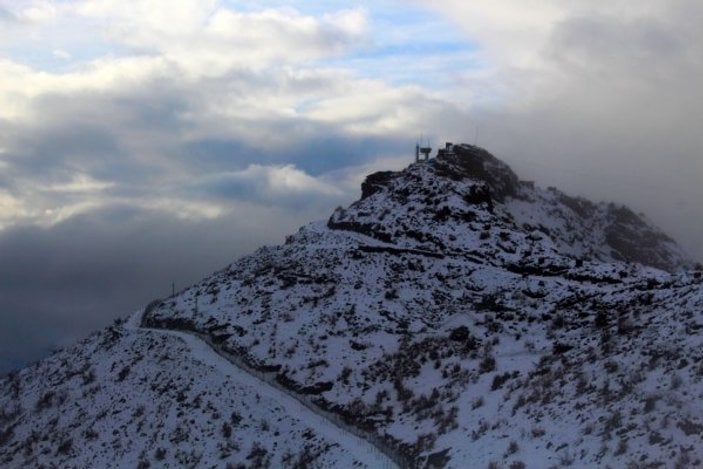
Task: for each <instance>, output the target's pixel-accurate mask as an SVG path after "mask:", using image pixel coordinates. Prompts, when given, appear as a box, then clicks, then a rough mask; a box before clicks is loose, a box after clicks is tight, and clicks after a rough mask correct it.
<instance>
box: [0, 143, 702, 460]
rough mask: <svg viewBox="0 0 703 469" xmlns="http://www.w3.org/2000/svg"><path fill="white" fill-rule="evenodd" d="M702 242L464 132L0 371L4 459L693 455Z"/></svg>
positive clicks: (0, 455)
mask: <svg viewBox="0 0 703 469" xmlns="http://www.w3.org/2000/svg"><path fill="white" fill-rule="evenodd" d="M689 264H690V262H689V261H688V260H687V259H686V257H685V255H684V254H683V253H681V251H680V249H678V247H677V246H676V245H675V243H674V242H673V241H671V239H669V238H668V237H666V235H664V234H663V233H661V231H659V230H658V229H656V228H654V227H653V226H652V225H651V224H650V223H649V222H647V221H646V220H645V219H644V218H643V217H641V216H639V215H637V214H635V213H633V212H632V211H631V210H629V209H627V208H625V207H622V206H617V205H614V204H606V203H593V202H589V201H587V200H585V199H582V198H577V197H571V196H567V195H565V194H564V193H562V192H560V191H558V190H556V189H552V188H550V189H541V188H539V187H534V186H533V185H532V184H529V183H525V182H520V181H519V179H518V177H517V176H516V175H515V174H514V173H513V172H512V170H511V169H510V168H509V167H508V166H507V165H505V164H504V163H502V162H501V161H499V160H498V159H496V158H495V157H493V156H491V155H490V154H489V153H488V152H486V151H485V150H482V149H479V148H476V147H472V146H469V145H458V146H453V147H451V148H447V149H445V150H444V151H442V152H441V153H440V154H439V156H438V157H437V158H435V159H431V160H429V161H423V162H419V163H415V164H412V165H410V166H409V167H408V168H406V169H405V170H402V171H398V172H382V173H376V174H373V175H370V176H369V177H368V178H367V179H366V181H365V182H364V184H363V185H362V197H361V199H360V200H358V201H357V202H355V203H353V204H351V205H350V206H349V207H347V208H339V209H337V210H335V212H334V213H333V214H332V216H331V217H330V218H329V220H328V221H327V222H314V223H311V224H309V225H307V226H305V227H303V228H301V229H300V230H299V231H298V232H297V233H296V234H294V235H291V236H289V237H288V238H287V240H286V242H285V244H283V245H280V246H270V247H264V248H261V249H259V250H257V251H256V252H254V253H253V254H251V255H249V256H246V257H243V258H241V259H239V260H236V261H235V262H233V263H232V264H230V265H229V266H228V267H226V268H224V269H222V270H220V271H218V272H215V273H214V274H212V275H210V276H208V277H207V278H205V279H203V280H202V281H201V282H199V283H197V284H195V285H193V286H191V287H189V288H186V289H184V290H183V291H181V292H179V293H177V294H175V295H173V296H170V297H168V298H161V299H156V300H154V301H153V302H151V303H150V304H149V305H147V306H146V308H144V310H143V311H139V312H137V313H136V314H135V315H133V316H132V317H131V319H130V320H129V321H127V322H118V323H116V324H115V325H113V326H111V327H109V328H107V329H106V330H104V331H102V332H100V333H98V334H95V335H93V336H91V337H89V338H87V339H86V340H84V341H83V342H81V343H79V344H77V345H76V346H74V347H72V348H70V349H66V350H63V351H60V352H59V353H57V354H56V355H54V356H52V357H50V358H48V359H47V360H44V361H42V362H40V363H38V364H36V365H35V366H33V367H30V368H27V369H24V370H21V371H20V372H18V373H14V374H12V375H11V376H10V377H8V378H7V379H5V380H3V381H0V465H3V467H12V468H14V467H42V466H44V467H51V466H60V467H69V466H79V467H96V466H100V467H101V466H110V465H115V466H118V467H135V466H136V467H150V466H156V467H184V466H186V467H201V466H202V467H211V466H218V467H219V466H225V467H228V466H231V467H331V466H334V467H349V468H351V467H354V468H358V467H372V468H373V467H395V466H400V467H412V468H415V467H418V468H419V467H425V468H435V467H454V468H465V467H494V468H498V467H506V468H525V467H529V468H533V467H536V468H542V467H579V468H590V467H672V468H673V467H696V466H700V465H701V463H702V461H703V445H701V441H702V439H703V411H702V410H701V408H700V406H699V405H697V404H696V403H697V402H699V401H700V400H701V399H703V366H702V365H701V363H702V362H703V353H701V350H703V348H702V346H703V338H702V337H703V336H702V335H701V331H703V273H701V272H700V271H689V272H678V273H670V272H667V270H669V271H675V270H680V269H681V268H685V267H686V266H688V265H689Z"/></svg>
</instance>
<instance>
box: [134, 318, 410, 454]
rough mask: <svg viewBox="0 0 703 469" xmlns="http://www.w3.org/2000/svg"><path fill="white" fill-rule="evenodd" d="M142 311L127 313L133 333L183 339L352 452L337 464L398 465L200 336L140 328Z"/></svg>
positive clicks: (199, 355)
mask: <svg viewBox="0 0 703 469" xmlns="http://www.w3.org/2000/svg"><path fill="white" fill-rule="evenodd" d="M142 314H143V310H139V311H137V312H135V313H134V314H133V315H132V316H130V318H129V319H128V320H127V321H126V322H125V324H124V327H125V329H127V330H130V331H134V332H137V333H140V332H142V333H143V332H146V331H149V332H152V333H157V334H162V335H170V336H175V337H178V338H179V339H181V340H183V341H184V342H185V343H186V345H187V346H188V348H189V349H190V351H191V353H192V354H193V356H194V357H195V358H196V359H197V360H199V361H200V362H202V363H203V364H204V365H206V366H211V367H212V368H214V369H215V370H218V371H219V372H221V373H222V374H224V375H226V376H228V377H230V378H231V379H233V380H235V381H237V382H238V383H240V384H241V385H243V386H249V387H251V388H252V390H253V392H256V393H258V394H259V395H261V396H265V397H267V398H269V399H272V400H274V401H275V402H278V403H280V404H281V406H282V407H283V408H284V409H286V411H287V412H288V413H289V414H290V415H291V416H292V417H294V418H296V419H298V420H300V421H302V422H304V423H305V424H306V425H308V426H309V427H311V428H313V429H315V431H317V432H318V433H319V434H320V435H322V436H324V437H325V438H327V439H328V440H329V441H332V442H335V443H337V444H339V445H340V446H341V447H342V448H344V449H346V450H347V451H348V452H349V453H350V454H352V455H354V459H355V461H340V463H341V464H339V465H338V467H347V465H346V464H344V463H347V464H348V467H359V464H358V463H360V464H361V465H363V466H366V467H369V468H397V467H398V465H397V464H396V463H395V462H394V461H393V460H392V459H391V458H389V457H388V456H387V455H386V454H385V453H383V452H382V451H381V450H379V449H378V448H377V447H376V446H374V445H373V444H371V443H370V442H368V441H367V440H365V439H364V438H362V437H359V436H357V435H354V434H353V433H351V432H349V431H348V430H346V429H344V428H342V426H341V425H339V424H338V423H336V422H334V421H333V420H332V419H330V418H328V417H326V416H325V415H324V414H323V413H322V412H318V411H316V410H315V409H313V408H312V407H311V406H310V405H308V404H306V403H304V402H303V401H302V400H301V399H299V398H298V397H296V396H294V395H292V394H290V393H289V392H286V391H285V390H283V389H280V388H279V387H276V386H274V385H273V384H271V383H269V382H267V381H266V380H264V379H261V378H260V377H258V376H255V375H254V374H253V373H251V372H249V371H248V370H246V369H245V368H242V367H240V366H239V365H238V364H237V363H234V362H233V361H231V360H228V359H227V358H225V357H224V356H222V355H220V354H219V353H218V352H217V351H216V350H214V349H213V348H212V347H211V346H210V345H209V344H208V343H207V342H205V341H204V340H202V339H201V338H200V337H198V336H196V335H194V334H190V333H188V332H182V331H174V330H167V329H152V328H146V327H141V319H142Z"/></svg>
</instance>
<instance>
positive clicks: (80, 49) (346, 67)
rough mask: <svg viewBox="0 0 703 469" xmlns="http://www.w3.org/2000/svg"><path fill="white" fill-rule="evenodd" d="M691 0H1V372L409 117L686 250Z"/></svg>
mask: <svg viewBox="0 0 703 469" xmlns="http://www.w3.org/2000/svg"><path fill="white" fill-rule="evenodd" d="M702 18H703V4H701V3H700V2H698V1H693V0H643V1H639V2H632V1H625V0H608V1H605V0H593V1H588V2H584V1H573V0H530V1H524V0H473V1H471V2H466V1H460V0H433V1H422V0H407V1H401V0H397V1H396V0H380V1H374V2H371V1H366V2H353V3H350V2H341V1H336V0H330V1H316V0H313V1H305V2H300V1H289V2H276V1H235V0H119V1H118V0H56V1H47V0H2V1H0V373H1V372H2V371H6V370H8V369H10V368H12V367H16V366H21V365H23V364H26V363H28V362H29V361H32V360H35V359H37V358H40V357H42V356H44V355H45V354H46V353H48V351H49V350H51V349H54V348H56V347H60V346H63V345H66V344H69V343H71V342H73V341H75V340H77V339H79V338H81V337H83V336H85V335H86V334H88V333H89V332H90V331H92V330H96V329H98V328H100V327H103V326H104V325H106V324H109V323H110V322H111V321H112V320H113V319H114V318H116V317H119V316H124V315H126V314H128V313H129V312H131V311H132V310H134V309H136V308H138V307H140V306H143V305H144V304H146V303H147V302H148V301H150V300H151V299H154V298H158V297H163V296H166V295H168V294H169V293H170V290H171V285H172V283H175V284H176V287H177V288H183V287H185V286H187V285H189V284H190V283H193V282H195V281H197V280H198V279H199V278H201V277H203V276H205V275H207V274H208V273H210V272H212V271H214V270H217V269H219V268H222V267H224V266H226V265H228V264H229V263H231V262H232V261H233V260H235V259H236V258H238V257H240V256H242V255H244V254H247V253H250V252H252V251H253V250H254V249H256V248H257V247H259V246H261V245H264V244H276V243H279V242H281V241H282V240H283V239H284V236H285V235H286V234H287V233H291V232H293V231H295V230H296V229H297V227H299V226H301V225H303V224H305V223H307V222H309V221H312V220H317V219H324V218H326V217H327V216H328V215H329V213H331V211H332V210H333V208H334V207H336V206H338V205H346V204H349V203H351V202H352V201H353V200H355V199H356V198H357V197H358V196H359V184H360V182H361V181H362V180H363V177H364V176H365V175H366V174H368V173H370V172H372V171H376V170H382V169H401V168H403V167H404V166H406V165H407V164H409V163H410V162H411V161H412V159H413V157H414V154H413V151H414V145H415V142H416V141H417V140H418V139H419V138H425V139H428V140H429V141H430V143H431V144H432V145H434V146H435V147H436V146H437V145H438V144H442V143H443V142H444V141H452V142H467V143H478V144H479V145H481V146H483V147H485V148H487V149H488V150H489V151H491V152H492V153H494V154H495V155H496V156H498V157H499V158H501V159H503V160H504V161H506V162H507V163H508V164H510V165H511V166H512V167H513V169H514V170H515V171H516V172H517V173H518V174H519V175H520V176H521V177H522V178H523V179H529V180H535V181H536V182H537V184H539V185H542V186H549V185H554V186H557V187H559V188H560V189H562V190H564V191H565V192H567V193H571V194H574V195H581V196H585V197H588V198H590V199H592V200H595V201H611V200H612V201H616V202H620V203H625V204H627V205H630V206H631V207H632V208H633V209H635V210H636V211H639V212H643V213H645V214H646V215H647V216H648V217H649V218H650V219H651V220H653V221H654V222H655V223H656V224H657V225H659V226H660V227H662V228H663V229H664V230H665V231H667V232H668V233H669V234H670V235H671V236H673V237H674V238H675V239H676V240H677V241H678V242H679V243H680V244H681V245H682V246H683V247H684V249H686V250H687V251H688V252H689V253H690V254H691V255H692V256H693V257H694V258H696V259H698V260H701V259H703V247H701V244H700V243H699V240H700V239H701V238H703V222H702V221H701V220H703V204H700V203H699V201H700V200H703V184H701V181H702V180H703V156H702V155H701V148H703V132H701V131H700V127H701V124H703V122H701V121H702V120H703V119H701V112H702V111H701V110H702V109H703V91H702V89H701V87H700V86H699V84H698V81H699V77H700V76H702V74H703V73H702V72H703V30H701V28H700V21H701V19H702Z"/></svg>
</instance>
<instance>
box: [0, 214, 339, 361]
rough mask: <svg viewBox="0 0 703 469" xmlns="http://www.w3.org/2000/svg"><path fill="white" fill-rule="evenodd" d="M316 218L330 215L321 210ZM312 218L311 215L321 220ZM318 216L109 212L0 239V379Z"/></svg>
mask: <svg viewBox="0 0 703 469" xmlns="http://www.w3.org/2000/svg"><path fill="white" fill-rule="evenodd" d="M322 210H324V211H325V212H327V211H329V210H331V207H328V208H325V209H322ZM322 210H321V211H322ZM317 215H318V214H317V213H314V212H310V211H308V212H305V211H304V210H301V211H298V212H295V213H292V212H287V211H284V210H280V209H276V208H271V207H268V208H267V207H256V206H248V207H241V208H239V210H237V211H236V212H232V213H230V214H228V215H225V216H222V217H220V218H218V219H216V220H211V221H209V222H207V223H203V222H202V221H192V220H185V219H178V218H174V217H171V216H168V215H164V214H162V213H159V212H155V211H144V210H135V209H134V208H131V207H109V208H103V209H101V210H100V211H99V212H94V213H87V214H83V215H80V216H76V217H73V218H70V219H68V220H66V221H64V222H62V223H59V224H57V225H55V226H53V227H51V228H47V229H43V228H39V227H36V226H25V227H18V228H14V229H10V230H6V231H4V232H2V233H1V234H0V299H1V300H0V305H1V306H0V373H2V372H3V371H7V370H8V369H10V368H12V367H13V366H18V365H23V364H26V363H27V362H28V361H31V360H35V359H38V358H41V357H43V356H44V355H45V354H46V353H47V352H48V350H50V349H52V348H56V347H58V346H63V345H67V344H70V343H71V342H73V341H75V340H78V339H80V338H81V337H84V336H85V335H87V334H88V333H89V332H90V331H93V330H97V329H99V328H102V327H104V326H105V325H107V324H109V322H110V321H112V320H113V319H114V318H117V317H124V316H125V315H127V314H129V313H130V311H133V310H135V309H136V308H138V307H141V306H144V305H145V304H146V303H148V302H149V301H150V300H152V299H154V298H158V297H164V296H167V295H169V294H170V291H171V282H175V284H176V288H177V289H181V288H184V287H186V286H188V285H190V284H192V283H194V282H196V281H197V280H199V279H200V278H202V277H204V276H205V275H207V274H210V273H212V272H213V271H215V270H217V269H220V268H223V267H225V266H226V265H228V264H229V263H230V262H232V261H233V260H234V259H236V258H238V257H240V256H241V255H244V254H246V253H249V252H252V251H253V250H254V249H255V248H258V247H260V246H262V245H264V244H273V243H280V242H281V241H282V238H283V235H282V234H283V233H286V232H292V231H293V230H294V229H295V228H296V227H297V226H298V225H300V224H302V223H304V222H305V221H306V219H309V218H315V217H316V216H317Z"/></svg>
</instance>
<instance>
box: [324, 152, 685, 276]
mask: <svg viewBox="0 0 703 469" xmlns="http://www.w3.org/2000/svg"><path fill="white" fill-rule="evenodd" d="M361 189H362V195H361V199H360V200H359V201H357V202H355V203H354V204H352V205H351V206H350V207H349V208H347V209H341V208H340V209H338V210H337V211H335V213H334V214H333V215H332V216H331V217H330V220H329V224H328V226H329V227H330V228H332V229H340V230H351V231H357V232H359V233H363V234H366V235H368V236H371V237H374V238H376V239H378V240H380V241H384V242H387V243H392V244H397V245H401V246H405V247H416V248H423V249H429V250H434V251H441V252H444V251H446V250H450V251H467V250H470V251H474V253H475V254H479V255H482V256H484V257H490V258H491V259H494V260H496V261H497V262H504V263H505V262H507V263H527V262H531V261H532V260H534V258H535V257H544V256H550V257H551V258H553V260H554V262H556V263H557V264H560V265H566V264H568V263H569V262H573V261H574V260H576V259H578V260H579V262H581V261H584V260H585V261H597V262H634V263H639V264H643V265H647V266H651V267H655V268H658V269H662V270H667V271H677V270H684V269H689V268H691V267H692V265H693V263H692V262H691V260H690V259H689V258H688V257H687V255H686V254H685V253H684V252H683V251H682V250H681V249H680V248H679V247H678V246H677V245H676V243H675V242H674V241H673V240H671V239H670V238H669V237H668V236H666V235H665V234H664V233H663V232H661V231H660V230H659V229H657V228H656V227H654V226H653V225H652V224H651V223H650V222H649V221H647V220H646V218H645V217H644V216H643V215H637V214H635V213H634V212H632V211H631V210H630V209H628V208H627V207H624V206H619V205H615V204H606V203H593V202H590V201H588V200H586V199H583V198H580V197H571V196H568V195H566V194H564V193H563V192H561V191H559V190H557V189H555V188H549V189H548V190H544V189H541V188H539V187H535V185H534V184H533V183H531V182H525V181H520V180H519V178H518V176H517V175H516V174H515V173H514V172H513V171H512V169H511V168H510V167H509V166H508V165H507V164H505V163H504V162H502V161H501V160H499V159H497V158H496V157H494V156H493V155H491V154H490V153H489V152H487V151H486V150H484V149H482V148H479V147H475V146H472V145H467V144H462V145H449V144H448V145H447V147H446V148H444V149H441V150H440V151H439V153H438V156H437V158H434V159H430V160H428V161H421V162H418V163H415V164H412V165H410V166H409V167H408V168H406V169H404V170H402V171H399V172H391V171H384V172H378V173H375V174H372V175H370V176H368V177H367V178H366V180H365V181H364V182H363V184H362V187H361Z"/></svg>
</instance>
